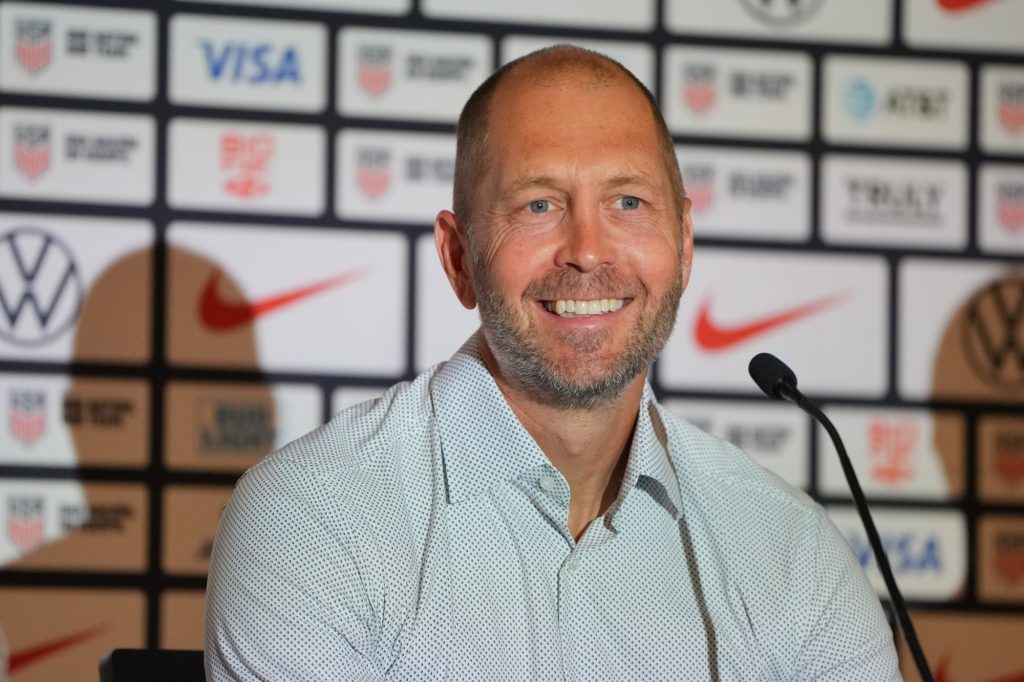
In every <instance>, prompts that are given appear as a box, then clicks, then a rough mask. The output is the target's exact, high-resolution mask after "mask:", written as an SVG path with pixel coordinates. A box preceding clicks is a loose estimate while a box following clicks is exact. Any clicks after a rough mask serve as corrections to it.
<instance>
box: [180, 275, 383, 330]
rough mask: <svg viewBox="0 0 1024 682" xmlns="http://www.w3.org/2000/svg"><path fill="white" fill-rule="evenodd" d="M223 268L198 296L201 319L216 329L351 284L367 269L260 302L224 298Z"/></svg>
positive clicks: (223, 328) (229, 326)
mask: <svg viewBox="0 0 1024 682" xmlns="http://www.w3.org/2000/svg"><path fill="white" fill-rule="evenodd" d="M222 274H223V273H222V272H221V271H220V270H214V271H213V272H211V273H210V277H209V278H208V279H207V280H206V285H205V286H204V287H203V293H202V295H201V296H200V298H199V319H200V320H202V322H203V324H204V325H205V326H206V327H207V328H208V329H211V330H213V331H225V330H228V329H233V328H235V327H240V326H242V325H244V324H248V323H250V322H252V321H253V320H255V319H256V318H257V317H259V316H261V315H266V314H267V313H269V312H271V311H272V310H277V309H278V308H283V307H284V306H286V305H289V304H291V303H294V302H296V301H299V300H302V299H304V298H308V297H310V296H312V295H313V294H318V293H320V292H321V291H324V290H326V289H330V288H332V287H336V286H340V285H342V284H348V283H350V282H354V281H355V280H357V279H359V278H360V277H362V276H363V275H364V274H366V273H365V271H364V270H352V271H351V272H346V273H342V274H340V275H338V276H337V277H331V278H330V279H325V280H323V281H321V282H316V283H314V284H310V285H309V286H305V287H301V288H299V289H293V290H291V291H286V292H283V293H280V294H276V295H274V296H269V297H267V298H264V299H261V300H259V301H243V302H232V301H225V300H224V299H222V298H221V297H220V293H218V291H217V282H218V280H220V278H221V276H222Z"/></svg>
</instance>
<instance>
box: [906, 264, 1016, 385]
mask: <svg viewBox="0 0 1024 682" xmlns="http://www.w3.org/2000/svg"><path fill="white" fill-rule="evenodd" d="M1019 268H1020V264H1019V263H1013V262H1009V263H999V262H993V261H965V260H953V259H938V258H936V259H924V258H907V259H905V260H903V261H902V262H901V263H900V270H899V316H898V319H899V358H898V363H897V365H898V367H899V390H900V395H901V396H902V397H903V398H904V399H907V400H929V399H931V398H932V397H933V394H934V393H936V392H937V393H939V394H941V395H940V396H936V397H954V394H955V396H956V397H963V396H965V395H973V396H975V397H979V398H985V399H993V398H996V399H998V398H1002V399H1005V400H1010V401H1012V402H1016V403H1018V404H1019V402H1020V389H1019V383H1018V384H1017V387H1016V388H1014V387H1012V386H1007V387H1003V389H1000V387H999V386H997V385H992V384H988V382H987V381H984V378H983V377H981V376H979V374H978V369H979V367H978V365H976V364H975V362H974V361H975V360H982V361H983V362H987V361H986V360H985V359H984V358H978V357H973V356H972V357H964V351H965V349H964V347H963V345H962V341H963V340H964V337H965V333H966V332H971V333H969V334H967V336H969V337H970V338H971V340H972V343H971V344H970V346H969V348H975V349H977V346H976V345H975V344H974V343H973V341H976V340H977V339H976V337H975V336H974V332H973V331H972V330H970V329H967V330H965V329H959V328H957V327H956V325H955V324H954V321H955V316H956V315H957V313H958V312H959V311H960V310H961V309H962V308H964V307H965V306H968V305H969V303H970V302H971V301H972V300H973V299H974V298H975V296H977V295H980V294H981V293H982V292H983V291H984V290H986V289H987V288H988V287H989V286H990V285H991V284H993V283H994V282H996V281H997V280H1000V279H1001V278H1010V279H1011V280H1013V279H1016V280H1018V282H1019V281H1020V269H1019ZM1018 288H1020V289H1021V291H1022V292H1024V284H1018ZM1022 295H1024V294H1022ZM1005 303H1006V305H1008V306H1009V308H1008V310H1011V311H1013V310H1016V311H1018V312H1019V310H1020V308H1019V307H1018V305H1019V304H1020V302H1019V301H1006V302H1005ZM1010 319H1012V318H1007V321H1009V320H1010ZM1019 322H1020V319H1019V317H1018V318H1017V326H1018V327H1019ZM1006 332H1007V328H1006V327H1003V328H997V327H993V328H991V329H988V333H989V336H990V341H991V342H994V343H997V344H999V343H1002V342H1004V341H1005V339H1004V338H1003V334H1005V333H1006ZM944 344H945V345H947V346H948V347H949V348H950V353H952V355H950V356H949V357H943V358H942V362H939V359H940V351H941V349H942V348H943V345H944ZM1008 348H1013V346H1012V345H1011V346H1009V347H1008ZM1014 353H1019V348H1016V349H1013V350H1012V351H1010V352H1007V353H1005V354H1004V355H1003V359H1004V361H1005V364H1004V368H1005V369H1009V368H1010V367H1011V366H1012V365H1013V363H1014V362H1016V360H1017V358H1018V356H1016V355H1015V354H1014ZM962 372H965V373H966V374H961V373H962ZM979 380H981V381H982V383H984V384H986V385H988V387H989V389H990V390H991V391H992V392H991V393H989V391H985V390H981V389H979V387H978V386H976V385H975V383H976V382H978V381H979ZM969 383H970V386H969V385H968V384H969Z"/></svg>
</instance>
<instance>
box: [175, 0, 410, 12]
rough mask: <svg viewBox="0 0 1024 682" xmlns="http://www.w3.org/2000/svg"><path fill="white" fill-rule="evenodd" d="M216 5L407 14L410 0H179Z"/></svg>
mask: <svg viewBox="0 0 1024 682" xmlns="http://www.w3.org/2000/svg"><path fill="white" fill-rule="evenodd" d="M180 1H181V2H197V3H206V4H210V2H211V1H212V2H213V3H214V4H218V5H246V6H254V5H255V6H263V7H281V8H283V9H315V10H320V11H323V12H362V13H364V14H407V13H408V12H409V8H410V7H412V0H180Z"/></svg>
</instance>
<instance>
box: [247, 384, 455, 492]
mask: <svg viewBox="0 0 1024 682" xmlns="http://www.w3.org/2000/svg"><path fill="white" fill-rule="evenodd" d="M435 371H436V367H435V368H431V369H430V370H427V371H426V372H424V373H422V374H420V375H419V376H418V377H416V378H415V379H414V380H413V381H403V382H399V383H397V384H394V385H393V386H391V387H390V388H388V389H387V390H386V391H384V392H383V393H382V394H381V395H380V396H379V397H378V398H374V399H371V400H367V401H364V402H362V403H359V404H357V405H353V406H351V407H348V408H346V409H344V410H342V411H340V412H338V413H337V414H335V415H334V416H333V417H332V418H331V419H330V420H329V421H328V422H327V423H325V424H324V425H322V426H320V427H319V428H317V429H314V430H313V431H310V432H309V433H307V434H305V435H304V436H302V437H300V438H298V439H296V440H294V441H292V442H290V443H288V444H287V445H285V446H284V447H282V448H280V449H279V450H277V451H276V452H274V453H272V454H271V455H269V456H268V457H267V458H266V459H264V460H263V461H262V462H260V463H259V464H258V465H256V467H254V468H260V469H264V470H266V471H267V473H269V472H270V471H276V470H284V469H293V468H295V467H298V468H301V469H303V470H305V471H306V472H308V474H309V475H310V476H312V477H314V478H316V479H319V480H320V481H321V482H330V481H337V480H339V479H352V478H360V477H365V476H373V475H375V473H377V474H383V473H384V472H386V471H387V470H389V469H390V468H392V467H393V466H394V465H395V464H396V460H400V459H401V458H402V457H403V456H406V455H408V454H410V452H416V453H418V454H425V453H424V452H422V451H423V449H424V447H423V446H424V442H423V438H425V437H426V435H427V434H428V432H429V430H430V421H431V416H432V410H431V405H430V392H429V385H430V381H431V378H432V376H433V375H434V373H435Z"/></svg>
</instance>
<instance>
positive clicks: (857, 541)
mask: <svg viewBox="0 0 1024 682" xmlns="http://www.w3.org/2000/svg"><path fill="white" fill-rule="evenodd" d="M871 513H872V515H873V516H874V518H875V525H876V526H878V534H879V536H881V539H882V547H883V549H885V553H886V556H888V558H889V565H890V566H891V567H892V572H893V575H894V576H895V578H896V584H897V585H898V586H899V588H900V592H901V593H902V594H903V596H904V597H906V598H907V599H919V600H922V601H948V600H951V599H955V598H957V597H958V596H959V595H960V591H961V590H962V589H963V586H964V580H965V579H966V577H967V528H966V524H965V523H964V518H963V516H962V514H961V512H959V511H952V510H928V511H925V510H921V511H918V510H910V509H878V508H875V509H873V510H872V512H871ZM828 514H829V516H830V517H831V518H832V521H833V522H834V523H835V524H836V526H838V527H839V530H840V531H841V532H842V533H843V535H844V536H845V537H846V541H847V542H849V543H850V547H851V548H852V549H853V554H854V556H856V557H857V560H858V561H859V562H860V565H861V566H863V567H864V569H865V570H866V571H867V574H868V579H869V580H870V581H871V584H872V586H874V588H875V591H876V592H878V594H879V595H885V594H886V592H885V583H884V582H883V580H882V574H881V573H879V571H878V566H877V565H876V564H875V560H874V553H873V552H872V551H871V545H870V543H869V542H868V538H867V534H866V533H865V532H864V530H863V527H862V526H861V523H860V517H859V516H857V512H856V511H855V510H854V509H852V508H845V507H844V508H840V507H831V508H829V509H828Z"/></svg>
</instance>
